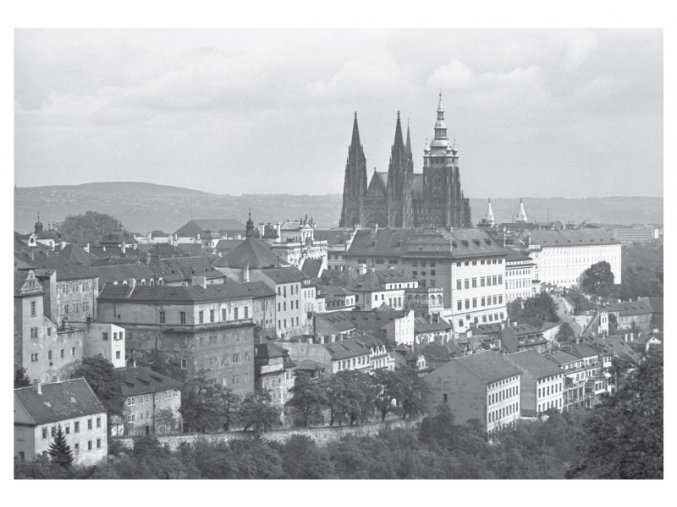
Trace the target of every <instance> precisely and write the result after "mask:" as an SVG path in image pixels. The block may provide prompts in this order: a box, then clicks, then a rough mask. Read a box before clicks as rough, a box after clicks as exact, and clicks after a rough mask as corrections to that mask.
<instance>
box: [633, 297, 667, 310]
mask: <svg viewBox="0 0 677 507" xmlns="http://www.w3.org/2000/svg"><path fill="white" fill-rule="evenodd" d="M639 300H640V301H641V302H643V303H646V304H648V305H649V308H651V311H652V312H653V313H663V298H660V297H643V298H639Z"/></svg>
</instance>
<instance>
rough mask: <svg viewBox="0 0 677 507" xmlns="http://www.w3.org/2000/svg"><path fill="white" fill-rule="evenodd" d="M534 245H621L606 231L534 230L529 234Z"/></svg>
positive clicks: (559, 246)
mask: <svg viewBox="0 0 677 507" xmlns="http://www.w3.org/2000/svg"><path fill="white" fill-rule="evenodd" d="M528 235H529V237H530V238H531V244H532V245H540V246H541V247H558V248H561V247H567V246H584V245H620V242H618V241H617V240H616V239H615V238H614V237H613V234H611V233H610V232H608V231H606V230H605V229H557V230H533V231H530V232H529V233H528Z"/></svg>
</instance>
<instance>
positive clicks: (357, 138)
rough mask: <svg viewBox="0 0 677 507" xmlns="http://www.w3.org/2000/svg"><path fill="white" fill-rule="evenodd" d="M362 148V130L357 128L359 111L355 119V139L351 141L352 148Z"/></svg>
mask: <svg viewBox="0 0 677 507" xmlns="http://www.w3.org/2000/svg"><path fill="white" fill-rule="evenodd" d="M360 146H361V143H360V129H359V127H358V126H357V111H355V118H354V119H353V137H352V139H351V141H350V147H351V148H359V147H360Z"/></svg>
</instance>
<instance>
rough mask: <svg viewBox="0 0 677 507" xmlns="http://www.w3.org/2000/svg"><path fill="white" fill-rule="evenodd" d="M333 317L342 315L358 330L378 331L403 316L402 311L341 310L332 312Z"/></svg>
mask: <svg viewBox="0 0 677 507" xmlns="http://www.w3.org/2000/svg"><path fill="white" fill-rule="evenodd" d="M331 315H333V316H335V317H338V316H339V315H342V316H344V317H346V318H347V319H348V320H349V321H350V322H352V324H353V327H356V328H357V329H360V330H378V329H382V328H383V327H384V326H386V325H388V324H390V323H391V322H392V321H394V320H397V319H401V318H402V317H404V316H405V312H404V311H402V310H343V311H338V312H332V314H331Z"/></svg>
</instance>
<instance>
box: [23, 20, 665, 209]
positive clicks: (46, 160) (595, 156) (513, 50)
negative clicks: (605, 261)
mask: <svg viewBox="0 0 677 507" xmlns="http://www.w3.org/2000/svg"><path fill="white" fill-rule="evenodd" d="M14 71H15V74H14V85H15V92H14V129H15V130H14V132H15V158H14V161H15V171H14V178H15V184H16V185H18V186H21V187H24V186H43V185H59V184H80V183H88V182H93V181H146V182H151V183H158V184H166V185H175V186H182V187H188V188H193V189H197V190H203V191H208V192H213V193H218V194H243V193H244V194H254V193H261V194H265V193H289V194H340V193H341V192H342V189H343V177H344V170H345V163H346V157H347V154H348V145H349V143H350V138H351V130H352V121H353V112H354V111H357V114H358V121H359V127H360V136H361V141H362V144H363V147H364V151H365V155H366V158H367V167H368V177H371V172H372V171H373V170H374V168H376V169H378V170H379V171H386V170H387V168H388V160H389V156H390V148H391V145H392V142H393V137H394V132H395V121H396V115H397V111H400V112H401V116H402V119H403V121H404V122H408V123H409V125H410V128H411V138H412V146H413V151H414V170H415V171H416V172H421V170H422V157H423V147H424V144H425V142H426V140H427V139H430V138H431V137H432V135H433V126H434V122H435V115H436V113H435V110H436V106H437V100H438V94H439V93H440V92H441V93H442V96H443V101H444V106H445V111H446V120H447V124H448V127H449V128H448V131H449V136H450V137H453V138H455V139H456V143H457V146H458V148H459V155H460V169H461V182H462V186H463V189H464V192H465V195H466V196H470V197H478V198H479V197H481V198H486V197H495V198H499V197H510V198H516V197H597V196H611V195H626V196H627V195H633V196H634V195H641V196H662V195H663V39H662V32H661V31H660V30H648V29H629V30H618V29H614V30H580V29H576V30H563V29H553V30H535V29H524V30H517V29H510V30H508V29H483V30H479V29H411V30H409V29H392V30H385V29H369V30H367V29H352V30H335V29H331V30H330V29H303V30H292V29H224V30H215V29H209V30H207V29H184V30H175V29H150V30H138V29H124V30H122V29H120V30H113V29H109V30H84V29H49V30H35V29H21V30H17V31H15V68H14Z"/></svg>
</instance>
